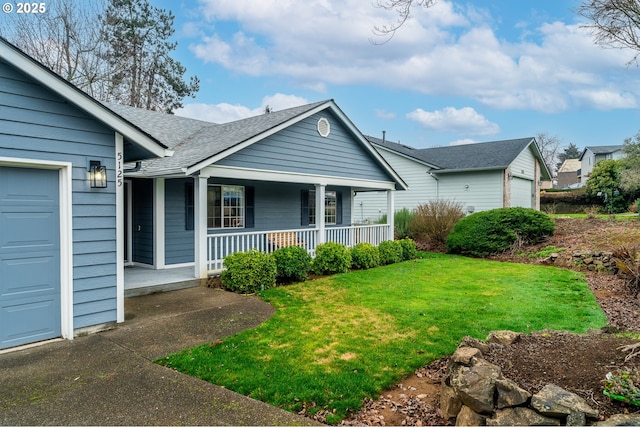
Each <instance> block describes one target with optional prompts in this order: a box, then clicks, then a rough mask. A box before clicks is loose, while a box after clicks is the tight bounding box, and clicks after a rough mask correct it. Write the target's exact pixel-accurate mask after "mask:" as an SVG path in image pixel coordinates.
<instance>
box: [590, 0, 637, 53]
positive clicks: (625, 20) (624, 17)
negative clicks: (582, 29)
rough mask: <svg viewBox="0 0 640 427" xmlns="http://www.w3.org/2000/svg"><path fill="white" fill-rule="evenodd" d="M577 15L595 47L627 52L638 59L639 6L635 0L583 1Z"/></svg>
mask: <svg viewBox="0 0 640 427" xmlns="http://www.w3.org/2000/svg"><path fill="white" fill-rule="evenodd" d="M577 13H578V14H579V15H581V16H583V17H585V18H587V19H588V20H589V21H590V24H587V25H586V27H588V28H591V29H592V30H593V33H594V36H595V41H596V43H598V44H600V45H602V46H606V47H613V48H629V49H632V50H634V51H635V52H636V53H635V55H634V57H633V58H632V59H631V60H630V61H629V63H632V62H637V61H638V55H640V2H639V1H638V0H586V1H585V2H584V3H583V4H582V5H581V6H580V7H579V8H578V10H577Z"/></svg>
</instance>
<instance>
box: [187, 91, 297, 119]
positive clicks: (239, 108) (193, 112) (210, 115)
mask: <svg viewBox="0 0 640 427" xmlns="http://www.w3.org/2000/svg"><path fill="white" fill-rule="evenodd" d="M308 103H309V102H308V101H307V100H306V99H304V98H301V97H298V96H295V95H284V94H281V93H276V94H275V95H270V96H265V97H264V98H263V99H262V102H261V104H260V106H259V107H257V108H249V107H246V106H244V105H237V104H236V105H232V104H227V103H221V104H202V103H192V104H185V105H184V107H183V108H180V109H178V110H176V111H175V113H176V115H178V116H182V117H189V118H191V119H197V120H204V121H207V122H211V123H227V122H232V121H235V120H240V119H245V118H247V117H252V116H257V115H259V114H262V113H264V110H265V108H266V107H267V106H269V107H270V108H271V109H273V111H279V110H284V109H286V108H291V107H297V106H300V105H304V104H308Z"/></svg>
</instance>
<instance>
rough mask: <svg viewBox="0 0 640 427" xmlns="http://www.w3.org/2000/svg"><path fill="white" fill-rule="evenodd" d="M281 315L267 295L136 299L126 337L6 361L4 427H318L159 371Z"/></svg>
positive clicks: (119, 333)
mask: <svg viewBox="0 0 640 427" xmlns="http://www.w3.org/2000/svg"><path fill="white" fill-rule="evenodd" d="M272 314H273V308H272V307H271V306H270V305H269V304H267V303H265V302H263V301H261V300H260V299H259V298H257V297H247V296H241V295H237V294H233V293H229V292H224V291H221V290H217V289H210V288H205V287H197V288H190V289H183V290H179V291H172V292H166V293H159V294H152V295H146V296H141V297H134V298H128V299H127V300H126V301H125V319H126V321H125V323H124V324H122V325H119V326H118V327H117V328H116V329H113V330H110V331H106V332H101V333H97V334H92V335H88V336H85V337H78V338H76V339H74V340H73V341H64V340H61V341H57V342H49V343H46V344H44V345H42V346H38V347H32V348H28V349H22V350H17V351H13V352H9V353H5V354H0V424H2V425H311V424H314V423H313V422H312V421H311V420H309V419H307V418H304V417H300V416H298V415H295V414H292V413H289V412H286V411H283V410H280V409H277V408H274V407H272V406H270V405H267V404H265V403H262V402H258V401H256V400H253V399H250V398H247V397H245V396H241V395H239V394H236V393H234V392H231V391H229V390H226V389H224V388H222V387H218V386H215V385H213V384H210V383H207V382H205V381H201V380H198V379H196V378H192V377H189V376H187V375H183V374H180V373H178V372H175V371H173V370H171V369H168V368H165V367H162V366H159V365H156V364H154V363H152V360H154V359H156V358H159V357H162V356H164V355H167V354H170V353H173V352H176V351H178V350H181V349H184V348H188V347H191V346H194V345H197V344H201V343H204V342H209V341H213V340H216V339H220V338H224V337H226V336H229V335H232V334H234V333H237V332H239V331H242V330H244V329H248V328H253V327H255V326H257V325H259V324H260V323H262V322H264V321H265V320H266V319H268V318H269V317H270V316H271V315H272Z"/></svg>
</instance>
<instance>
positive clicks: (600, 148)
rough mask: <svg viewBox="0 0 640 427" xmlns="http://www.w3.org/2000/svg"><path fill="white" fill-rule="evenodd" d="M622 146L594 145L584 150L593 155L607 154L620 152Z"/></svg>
mask: <svg viewBox="0 0 640 427" xmlns="http://www.w3.org/2000/svg"><path fill="white" fill-rule="evenodd" d="M623 148H624V145H596V146H592V147H585V150H587V149H588V150H589V151H591V152H592V153H593V154H609V153H613V152H615V151H619V150H622V149H623Z"/></svg>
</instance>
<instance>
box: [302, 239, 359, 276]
mask: <svg viewBox="0 0 640 427" xmlns="http://www.w3.org/2000/svg"><path fill="white" fill-rule="evenodd" d="M349 268H351V254H350V253H349V250H348V249H347V248H346V247H345V246H344V245H342V244H340V243H334V242H327V243H322V244H320V245H318V246H316V257H315V259H314V260H313V262H312V263H311V271H313V272H314V273H315V274H335V273H346V272H347V271H349Z"/></svg>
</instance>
